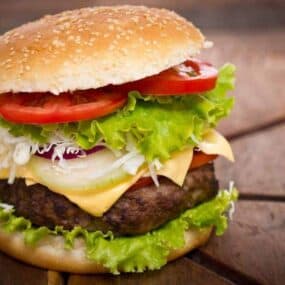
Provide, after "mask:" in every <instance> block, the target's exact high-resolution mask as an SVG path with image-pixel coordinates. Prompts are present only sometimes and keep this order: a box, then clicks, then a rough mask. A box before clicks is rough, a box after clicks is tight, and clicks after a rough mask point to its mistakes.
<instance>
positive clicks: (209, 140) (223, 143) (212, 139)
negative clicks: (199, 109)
mask: <svg viewBox="0 0 285 285" xmlns="http://www.w3.org/2000/svg"><path fill="white" fill-rule="evenodd" d="M198 147H199V149H200V150H202V151H203V152H204V153H206V154H218V155H222V156H224V157H225V158H227V159H228V160H230V161H232V162H233V161H234V155H233V151H232V148H231V146H230V144H229V142H228V141H227V140H226V138H225V137H224V136H222V135H221V134H220V133H218V132H217V131H216V130H213V129H210V130H208V131H207V132H206V133H205V134H204V136H203V140H202V142H200V143H199V144H198Z"/></svg>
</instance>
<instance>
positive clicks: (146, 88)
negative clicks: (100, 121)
mask: <svg viewBox="0 0 285 285" xmlns="http://www.w3.org/2000/svg"><path fill="white" fill-rule="evenodd" d="M217 76H218V71H217V69H216V68H214V67H213V66H212V65H210V64H209V63H206V62H202V61H199V60H197V59H192V60H188V61H186V62H184V63H182V64H180V65H178V66H175V67H173V68H170V69H167V70H165V71H163V72H161V73H159V74H157V75H154V76H151V77H147V78H144V79H142V80H138V81H134V82H130V83H127V84H123V85H121V86H114V88H119V90H122V91H125V92H128V91H131V90H137V91H139V92H140V93H142V94H143V95H154V96H167V95H188V94H193V93H199V92H205V91H208V90H211V89H213V88H215V86H216V81H217ZM115 90H116V89H115Z"/></svg>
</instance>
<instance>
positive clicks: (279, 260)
mask: <svg viewBox="0 0 285 285" xmlns="http://www.w3.org/2000/svg"><path fill="white" fill-rule="evenodd" d="M138 2H140V3H146V4H151V5H152V6H164V7H168V8H172V9H175V10H176V11H179V12H182V14H183V15H184V16H186V17H187V18H189V19H193V20H194V21H195V22H196V24H198V25H199V26H201V27H202V28H203V27H204V28H206V29H205V30H204V32H205V34H206V36H207V38H208V39H209V40H212V41H213V42H214V43H215V46H214V48H212V49H210V50H206V51H204V52H203V53H202V54H201V58H204V59H207V60H208V61H210V62H213V63H214V64H216V65H217V66H220V65H222V64H223V63H224V62H226V61H228V62H232V63H234V64H235V65H236V66H237V87H236V90H235V91H234V92H233V95H234V96H235V98H236V106H235V109H234V111H233V113H232V116H231V117H230V118H229V119H227V120H226V121H224V122H222V123H221V125H220V127H219V129H220V131H221V132H223V133H224V134H226V135H227V136H228V138H229V139H230V141H231V143H232V146H233V149H234V152H235V156H236V163H235V164H230V163H228V162H227V161H225V160H224V159H221V158H219V159H218V160H217V162H216V170H217V175H218V177H219V180H220V184H221V186H227V185H228V181H230V180H233V181H235V183H236V185H237V187H238V188H239V190H240V193H241V195H240V201H239V202H238V203H237V206H236V212H235V214H234V219H233V221H232V222H231V223H230V226H229V230H228V232H227V233H226V234H225V235H224V236H222V237H215V236H213V237H212V239H211V240H210V241H209V243H208V244H207V245H206V246H204V247H203V248H201V249H200V250H196V251H194V252H193V253H190V254H189V255H188V256H187V257H185V258H182V259H180V260H178V261H175V262H173V263H171V264H168V265H167V266H166V267H165V268H163V269H162V270H161V271H156V272H149V273H145V274H122V275H120V276H109V275H98V276H95V275H94V276H92V275H91V276H80V275H69V274H60V273H57V272H48V271H45V270H41V269H37V268H34V267H31V266H28V265H24V264H22V263H20V262H18V261H15V260H14V259H12V258H10V257H7V256H6V255H4V254H0V285H18V284H21V285H26V284H27V285H33V284H37V285H42V284H48V285H63V284H68V285H79V284H80V285H85V284H88V285H89V284H90V285H93V284H99V285H103V284H146V285H148V284H155V285H156V284H214V285H215V284H217V285H223V284H268V285H283V284H285V204H284V202H285V159H284V157H285V146H284V141H285V92H284V80H285V17H284V9H285V2H284V1H283V0H273V1H269V0H248V1H241V0H232V1H227V0H205V1H194V0H188V1H186V0H182V1H179V4H178V1H170V0H169V1H168V0H164V1H159V0H158V1H88V0H83V1H77V0H70V1H57V0H51V1H32V0H23V1H16V0H10V1H0V33H2V32H4V31H6V30H8V29H10V28H12V27H15V26H17V25H19V24H22V23H24V22H26V21H29V20H33V19H36V18H38V17H40V16H42V15H43V14H46V13H55V12H58V11H62V10H65V9H73V8H78V7H83V6H87V5H91V6H92V5H100V4H105V5H107V4H114V3H116V4H119V3H138Z"/></svg>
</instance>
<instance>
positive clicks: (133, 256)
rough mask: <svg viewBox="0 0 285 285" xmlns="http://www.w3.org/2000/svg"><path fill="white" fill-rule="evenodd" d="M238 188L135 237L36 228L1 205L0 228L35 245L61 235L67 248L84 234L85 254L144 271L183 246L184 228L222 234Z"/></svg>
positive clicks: (156, 266)
mask: <svg viewBox="0 0 285 285" xmlns="http://www.w3.org/2000/svg"><path fill="white" fill-rule="evenodd" d="M237 196H238V193H237V190H236V189H231V190H229V191H227V190H223V191H220V192H219V194H218V195H217V196H216V197H215V198H214V199H212V200H210V201H208V202H205V203H202V204H200V205H199V206H197V207H195V208H193V209H190V210H187V211H185V212H184V213H183V214H182V215H180V217H178V218H176V219H174V220H172V221H170V222H168V223H166V224H165V225H164V226H162V227H161V228H159V229H156V230H154V231H152V232H150V233H147V234H145V235H139V236H133V237H114V236H113V234H112V233H111V232H108V233H106V234H103V233H102V232H100V231H96V232H88V231H87V230H85V229H82V228H80V227H75V228H74V229H73V230H71V231H67V230H64V229H63V228H62V227H56V228H55V229H54V230H50V229H48V228H46V227H40V228H35V227H33V226H32V224H31V222H30V221H28V220H27V219H25V218H23V217H16V216H15V215H14V214H13V211H9V212H7V210H4V209H1V208H0V230H1V229H2V230H4V231H6V232H22V233H23V234H24V239H25V242H26V244H28V245H31V246H35V245H36V244H37V242H38V241H40V240H41V239H43V238H44V237H46V236H47V235H62V236H64V238H65V245H66V250H69V249H72V248H73V245H74V242H75V240H76V239H77V238H83V239H84V240H85V244H86V256H87V258H89V259H90V260H93V261H96V262H98V263H100V264H102V265H104V266H105V267H106V268H108V269H109V270H110V272H112V273H114V274H118V273H119V271H120V272H143V271H145V270H147V269H149V270H155V269H159V268H161V267H162V266H163V265H165V264H166V262H167V256H168V255H169V253H170V251H171V250H173V249H178V248H181V247H183V246H184V243H185V240H184V232H185V230H187V229H190V228H196V229H198V230H200V231H203V230H206V229H207V228H209V227H211V226H214V227H215V229H216V234H217V235H221V234H223V233H224V232H225V230H226V229H227V226H228V223H227V211H228V210H229V208H230V207H231V206H232V203H233V202H234V201H236V199H237Z"/></svg>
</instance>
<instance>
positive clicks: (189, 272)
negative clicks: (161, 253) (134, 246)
mask: <svg viewBox="0 0 285 285" xmlns="http://www.w3.org/2000/svg"><path fill="white" fill-rule="evenodd" d="M95 284H96V285H111V284H117V285H120V284H122V285H148V284H149V285H161V284H163V285H175V284H177V285H178V284H179V285H184V284H185V285H186V284H193V285H194V284H195V285H200V284H201V285H204V284H211V285H226V284H233V283H231V282H230V281H227V280H225V279H224V278H222V277H220V276H218V275H217V274H216V273H214V272H211V271H209V270H207V269H206V268H204V267H202V266H201V265H199V264H196V263H194V262H193V261H191V260H190V259H187V258H182V259H180V260H177V261H175V262H172V263H171V264H168V265H167V266H165V267H164V268H163V269H162V270H160V271H154V272H148V273H144V274H121V275H119V276H110V275H97V276H95V275H93V276H91V275H90V276H80V275H72V276H71V277H70V279H69V281H68V285H95Z"/></svg>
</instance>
